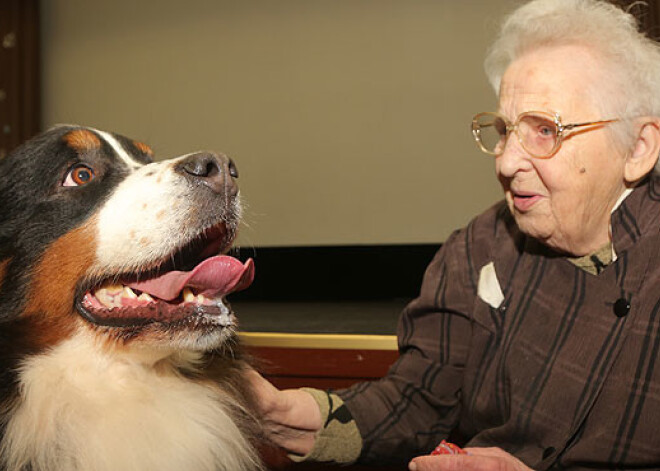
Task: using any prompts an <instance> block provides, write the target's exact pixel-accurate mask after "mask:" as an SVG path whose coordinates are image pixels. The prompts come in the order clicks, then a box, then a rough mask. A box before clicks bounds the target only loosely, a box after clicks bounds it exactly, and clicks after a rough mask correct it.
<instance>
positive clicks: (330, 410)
mask: <svg viewBox="0 0 660 471" xmlns="http://www.w3.org/2000/svg"><path fill="white" fill-rule="evenodd" d="M302 390H303V391H305V392H306V393H308V394H310V395H311V396H312V397H313V398H314V400H315V401H316V403H317V404H318V406H319V409H320V410H321V418H322V420H323V422H324V425H323V427H322V428H321V430H320V431H319V432H318V434H317V436H316V441H315V442H314V447H313V448H312V450H311V451H310V452H309V453H308V454H306V455H304V456H300V455H291V454H290V455H289V458H290V459H291V460H292V461H296V462H300V461H317V462H332V463H337V464H351V463H354V462H355V461H356V460H357V459H358V457H359V456H360V452H361V451H362V437H361V436H360V432H359V430H358V428H357V425H356V424H355V421H354V420H353V417H352V416H351V413H350V412H349V411H348V408H347V407H346V406H345V405H344V401H342V400H341V398H340V397H339V396H337V395H336V394H333V393H331V392H326V391H321V390H319V389H312V388H302Z"/></svg>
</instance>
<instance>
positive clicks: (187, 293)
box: [183, 288, 197, 303]
mask: <svg viewBox="0 0 660 471" xmlns="http://www.w3.org/2000/svg"><path fill="white" fill-rule="evenodd" d="M196 300H197V297H196V296H195V295H194V294H193V292H192V291H191V290H190V288H183V302H184V303H194V302H195V301H196Z"/></svg>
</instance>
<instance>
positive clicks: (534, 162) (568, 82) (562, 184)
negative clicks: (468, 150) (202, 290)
mask: <svg viewBox="0 0 660 471" xmlns="http://www.w3.org/2000/svg"><path fill="white" fill-rule="evenodd" d="M603 80H606V74H605V73H604V72H603V70H602V67H601V65H600V63H599V62H598V61H597V60H596V58H595V57H593V56H592V54H591V52H590V51H589V50H588V49H586V48H584V47H582V46H578V45H564V46H553V47H547V48H541V49H536V50H533V51H531V52H529V53H527V54H525V55H523V56H522V57H520V58H519V59H517V60H516V61H514V62H513V63H512V64H511V65H510V66H509V68H508V69H507V71H506V73H505V74H504V76H503V78H502V84H501V88H500V101H499V112H500V113H502V114H503V115H504V116H506V117H507V118H508V119H509V120H511V121H512V122H513V121H515V119H516V117H517V116H518V115H519V114H520V113H523V112H526V111H548V112H551V113H552V114H554V113H555V112H557V113H559V114H560V116H561V119H562V122H563V124H570V123H581V122H588V121H597V120H603V119H611V118H616V116H601V112H600V111H599V110H598V107H597V106H596V104H595V102H594V99H593V98H592V97H591V96H590V94H589V92H588V91H589V90H590V89H591V88H592V87H593V86H594V84H596V86H597V84H598V83H602V81H603ZM495 162H496V163H495V168H496V172H497V176H498V179H499V180H500V183H501V184H502V188H503V189H504V193H505V198H506V201H507V204H508V206H509V209H510V210H511V212H512V214H513V216H514V218H515V220H516V223H517V224H518V226H519V228H520V230H521V231H522V232H524V233H525V234H527V235H529V236H531V237H534V238H536V239H538V240H539V241H540V242H542V243H543V244H545V245H547V246H549V247H551V248H553V249H555V250H557V251H559V252H564V253H568V254H572V255H576V256H580V255H585V254H588V253H592V252H594V251H596V250H598V249H599V248H601V247H602V246H604V245H605V244H606V243H607V242H608V241H609V222H610V213H611V211H612V209H613V206H614V205H615V203H616V202H617V200H618V199H619V197H620V196H621V194H622V193H623V191H624V190H625V183H624V178H623V174H624V163H625V156H624V153H623V152H622V151H621V150H617V147H616V146H615V145H614V143H613V140H612V137H611V135H610V133H609V132H608V130H607V129H606V128H605V127H599V128H596V129H592V130H588V131H584V132H581V131H574V132H573V133H572V135H571V134H569V137H567V138H565V139H564V141H563V143H562V145H561V147H560V149H559V150H558V151H557V152H556V153H555V154H554V155H553V156H552V157H551V158H548V159H538V158H534V157H532V156H530V155H529V154H528V153H527V152H525V150H524V149H523V148H522V147H521V146H520V143H519V142H518V140H517V137H516V136H509V139H508V141H507V143H506V148H505V151H504V153H503V154H502V155H500V156H498V157H497V158H496V161H495Z"/></svg>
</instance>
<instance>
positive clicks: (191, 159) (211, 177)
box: [174, 152, 238, 196]
mask: <svg viewBox="0 0 660 471" xmlns="http://www.w3.org/2000/svg"><path fill="white" fill-rule="evenodd" d="M174 170H175V172H177V173H180V174H181V175H183V176H184V177H186V178H187V179H188V180H189V181H191V182H192V183H193V184H202V185H206V186H207V187H209V188H210V189H211V190H212V191H213V192H214V193H218V194H221V193H227V194H229V195H232V196H233V195H236V193H238V185H236V182H235V181H234V179H235V178H238V170H237V169H236V165H235V164H234V162H233V161H232V160H231V159H230V158H228V157H227V156H225V155H222V154H212V153H210V152H200V153H197V154H192V155H189V156H188V157H186V158H185V159H183V160H182V161H181V162H179V163H178V164H177V165H176V167H175V169H174Z"/></svg>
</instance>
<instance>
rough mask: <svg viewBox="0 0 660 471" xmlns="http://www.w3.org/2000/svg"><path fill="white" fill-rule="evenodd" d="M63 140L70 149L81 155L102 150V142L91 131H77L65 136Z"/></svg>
mask: <svg viewBox="0 0 660 471" xmlns="http://www.w3.org/2000/svg"><path fill="white" fill-rule="evenodd" d="M63 139H64V142H66V144H67V145H68V146H69V147H71V148H72V149H74V150H75V151H76V152H78V153H81V154H82V153H84V152H89V151H92V150H96V149H100V148H101V140H100V139H99V138H98V136H97V135H96V134H94V133H93V132H92V131H90V130H89V129H76V130H74V131H71V132H70V133H68V134H65V135H64V137H63Z"/></svg>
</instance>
